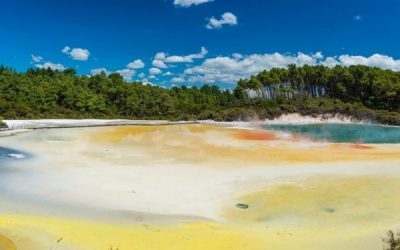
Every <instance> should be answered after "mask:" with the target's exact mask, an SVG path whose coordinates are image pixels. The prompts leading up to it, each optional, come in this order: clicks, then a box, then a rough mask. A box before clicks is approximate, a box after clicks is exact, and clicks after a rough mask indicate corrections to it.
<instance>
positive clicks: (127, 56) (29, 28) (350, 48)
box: [0, 0, 400, 87]
mask: <svg viewBox="0 0 400 250" xmlns="http://www.w3.org/2000/svg"><path fill="white" fill-rule="evenodd" d="M398 13H400V1H398V0H382V1H375V0H347V1H344V0H336V1H329V2H328V1H321V0H318V1H317V0H308V1H306V0H278V1H274V0H271V1H267V0H265V1H262V0H213V1H210V0H141V1H139V0H136V1H135V0H131V1H128V0H125V1H123V0H113V1H106V0H97V1H94V0H86V1H78V0H68V1H64V0H58V1H53V0H46V1H45V0H42V1H40V0H36V1H33V0H32V1H27V0H25V1H22V0H13V1H1V7H0V22H1V25H0V64H3V65H6V66H10V67H13V68H15V69H17V70H18V71H25V70H26V69H27V68H29V67H55V68H60V69H62V68H69V67H71V68H75V69H76V70H77V71H78V73H79V74H88V75H89V74H95V73H96V72H98V71H100V69H104V70H106V71H107V72H120V73H121V74H122V75H124V77H125V79H126V80H144V81H149V82H151V83H154V84H159V85H162V86H166V87H168V86H170V85H171V84H177V85H181V84H186V85H200V84H202V83H211V84H218V85H220V86H223V87H233V86H234V83H235V82H236V80H237V79H239V78H240V77H247V76H249V75H250V74H254V73H256V72H257V71H260V70H262V69H269V68H271V67H284V66H285V65H287V64H288V63H296V64H298V65H303V64H306V63H307V64H325V65H328V66H333V65H336V64H342V65H351V64H365V65H371V66H378V67H382V68H390V69H393V70H400V61H399V59H400V50H399V44H400V33H399V32H398V31H399V28H400V16H399V14H398ZM63 51H64V52H63ZM32 55H33V56H34V57H32ZM135 61H136V62H135ZM168 72H169V73H168Z"/></svg>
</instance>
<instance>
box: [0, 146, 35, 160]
mask: <svg viewBox="0 0 400 250" xmlns="http://www.w3.org/2000/svg"><path fill="white" fill-rule="evenodd" d="M9 154H18V155H23V156H24V159H26V158H28V157H30V156H31V155H30V154H28V153H26V152H21V151H18V150H15V149H12V148H5V147H0V161H2V160H9V159H11V158H10V157H9Z"/></svg>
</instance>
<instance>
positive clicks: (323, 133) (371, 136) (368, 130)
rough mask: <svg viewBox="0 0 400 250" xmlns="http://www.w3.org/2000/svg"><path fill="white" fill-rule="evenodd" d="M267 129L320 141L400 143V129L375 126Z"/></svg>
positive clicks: (314, 125)
mask: <svg viewBox="0 0 400 250" xmlns="http://www.w3.org/2000/svg"><path fill="white" fill-rule="evenodd" d="M263 128H265V129H272V130H278V131H284V132H289V133H294V134H298V135H301V136H303V137H309V138H311V139H314V140H319V141H331V142H351V143H400V127H394V126H393V127H392V126H383V125H373V124H299V125H292V124H290V125H285V124H283V125H281V124H274V125H264V126H263Z"/></svg>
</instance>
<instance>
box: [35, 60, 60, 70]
mask: <svg viewBox="0 0 400 250" xmlns="http://www.w3.org/2000/svg"><path fill="white" fill-rule="evenodd" d="M35 66H36V67H37V68H40V69H48V68H50V69H53V70H59V71H63V70H65V67H64V65H62V64H60V63H52V62H45V63H43V64H35Z"/></svg>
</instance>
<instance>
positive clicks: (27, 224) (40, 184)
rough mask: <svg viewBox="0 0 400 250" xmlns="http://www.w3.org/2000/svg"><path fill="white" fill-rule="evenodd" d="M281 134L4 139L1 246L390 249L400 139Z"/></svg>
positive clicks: (214, 129) (162, 129) (44, 134)
mask: <svg viewBox="0 0 400 250" xmlns="http://www.w3.org/2000/svg"><path fill="white" fill-rule="evenodd" d="M321 126H325V125H321ZM357 126H359V125H357ZM357 128H359V129H361V128H365V127H357ZM274 129H276V128H274ZM281 129H282V128H280V129H279V130H269V129H266V128H260V129H240V128H227V127H218V126H209V125H174V126H124V127H96V128H74V129H72V128H70V129H43V130H33V131H28V132H25V133H20V134H17V135H14V136H9V137H0V249H1V250H11V249H22V250H24V249H27V250H36V249H38V250H39V249H40V250H42V249H57V250H60V249H67V250H69V249H113V250H116V249H119V250H126V249H202V250H203V249H218V250H220V249H293V248H296V249H382V243H381V240H380V238H381V237H383V236H384V235H385V233H386V231H387V230H389V229H398V228H400V214H399V212H398V211H400V144H398V143H393V142H392V141H390V140H389V141H384V142H383V141H376V142H379V143H366V142H367V140H363V141H364V143H363V144H360V140H348V141H349V142H348V143H337V142H335V141H340V140H335V139H332V138H329V137H327V138H326V137H324V138H323V139H322V140H319V139H315V138H312V136H309V135H304V134H302V133H299V131H294V133H291V132H292V131H291V130H286V129H284V132H282V131H281ZM307 129H308V130H310V128H307ZM321 129H324V130H325V129H326V130H325V131H329V129H330V128H329V126H328V127H325V128H324V127H322V128H321ZM352 129H353V128H352ZM380 133H386V132H384V131H383V132H382V131H381V132H380ZM387 138H392V136H390V137H387ZM374 140H375V139H374ZM395 142H398V141H395ZM10 152H11V154H14V153H16V154H24V155H27V156H29V157H26V158H15V157H8V155H9V154H10Z"/></svg>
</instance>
